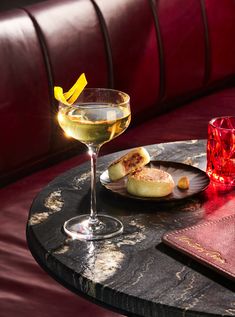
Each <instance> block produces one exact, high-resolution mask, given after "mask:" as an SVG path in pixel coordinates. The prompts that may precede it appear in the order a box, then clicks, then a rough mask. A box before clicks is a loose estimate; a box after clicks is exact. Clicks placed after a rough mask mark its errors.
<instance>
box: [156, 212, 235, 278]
mask: <svg viewBox="0 0 235 317" xmlns="http://www.w3.org/2000/svg"><path fill="white" fill-rule="evenodd" d="M162 241H163V242H164V243H166V244H167V245H169V246H171V247H173V248H175V249H177V250H178V251H181V252H183V253H184V254H186V255H188V256H190V257H192V258H193V259H194V260H197V261H199V262H200V263H203V264H205V265H207V266H209V267H210V268H212V269H214V270H216V271H217V272H219V273H221V274H223V275H224V276H226V277H227V278H229V279H232V280H235V214H234V215H230V216H227V217H224V218H221V219H218V220H212V221H208V222H203V223H200V224H198V225H194V226H192V227H187V228H185V229H181V230H175V231H172V232H167V233H166V234H164V236H163V238H162Z"/></svg>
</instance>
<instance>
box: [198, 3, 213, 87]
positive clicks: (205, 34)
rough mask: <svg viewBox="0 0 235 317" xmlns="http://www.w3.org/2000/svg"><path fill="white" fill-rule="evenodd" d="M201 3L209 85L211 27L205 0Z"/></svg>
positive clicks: (207, 81)
mask: <svg viewBox="0 0 235 317" xmlns="http://www.w3.org/2000/svg"><path fill="white" fill-rule="evenodd" d="M200 4H201V14H202V20H203V26H204V43H205V73H204V84H205V85H207V84H208V83H209V79H210V76H211V47H210V41H209V27H208V20H207V15H206V7H205V1H204V0H200Z"/></svg>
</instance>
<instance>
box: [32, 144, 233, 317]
mask: <svg viewBox="0 0 235 317" xmlns="http://www.w3.org/2000/svg"><path fill="white" fill-rule="evenodd" d="M146 148H147V149H148V151H149V153H150V154H151V158H152V159H155V160H156V159H157V160H168V161H176V162H183V163H186V164H190V165H194V166H196V167H199V168H200V169H205V164H206V154H205V149H206V143H205V141H203V140H201V141H197V140H195V141H186V142H173V143H165V144H158V145H151V146H146ZM121 154H123V152H119V153H115V154H112V155H107V156H104V157H100V158H99V161H98V175H100V174H101V173H102V172H103V171H104V170H105V169H106V168H107V166H108V164H109V163H110V162H111V161H112V160H113V159H114V158H117V157H119V156H120V155H121ZM89 170H90V166H89V162H87V163H85V164H83V165H81V166H78V167H76V168H74V169H71V170H69V171H67V172H66V173H64V174H63V175H59V176H58V177H57V178H56V179H55V180H54V181H52V182H51V183H50V184H48V186H47V187H45V188H44V189H43V190H42V191H41V192H40V193H39V195H38V196H37V197H36V198H35V200H34V201H33V204H32V207H31V210H30V214H29V220H28V224H27V241H28V245H29V248H30V250H31V253H32V254H33V256H34V257H35V259H36V260H37V262H38V263H39V264H40V265H41V266H42V267H43V268H44V269H45V270H46V271H47V272H48V273H49V274H50V275H51V276H52V277H54V278H55V279H56V280H57V281H58V282H59V283H61V284H62V285H64V286H65V287H67V288H68V289H70V290H71V291H73V292H76V293H77V294H79V295H83V296H85V297H86V298H88V299H90V300H91V301H93V302H95V303H97V304H100V305H102V306H104V307H106V308H107V307H108V308H110V309H112V310H114V311H118V312H120V313H122V314H124V315H128V316H132V315H135V316H146V317H147V316H168V317H169V316H174V317H177V316H235V293H234V284H233V283H232V281H229V280H227V279H226V278H224V277H222V276H220V275H219V274H218V273H215V272H214V271H212V270H210V269H208V268H206V267H204V266H203V265H200V264H198V263H197V262H196V261H193V260H191V259H190V258H188V257H186V256H183V255H182V254H180V253H177V252H176V251H174V250H173V249H171V248H169V247H167V246H165V245H164V244H163V243H162V240H161V238H162V235H163V234H164V233H165V232H166V231H168V230H173V229H179V228H184V227H186V226H191V225H193V224H196V223H199V222H201V221H205V220H211V219H217V218H220V217H224V216H227V215H230V214H233V213H234V212H235V191H234V190H230V191H226V190H224V189H223V188H221V187H220V186H218V185H215V184H210V185H209V187H208V188H207V189H206V190H205V191H204V192H203V193H200V194H198V195H196V196H193V197H191V198H188V199H185V200H180V201H178V202H168V203H158V202H148V201H147V202H146V201H139V200H138V201H137V200H133V199H126V198H122V197H120V196H118V195H116V194H113V193H110V192H108V191H107V190H106V189H105V188H104V187H103V186H102V185H101V184H100V183H99V181H98V182H97V186H98V188H97V201H98V210H99V211H100V212H102V213H104V214H106V213H107V214H109V215H114V216H116V217H118V218H119V219H120V220H121V221H122V222H123V223H124V232H123V234H122V235H120V236H117V237H115V238H112V239H108V240H101V241H95V242H84V241H77V240H72V239H70V238H68V237H67V236H66V235H65V234H64V233H63V230H62V226H63V223H64V221H66V220H67V219H68V218H71V217H73V216H75V215H77V214H79V213H86V212H88V210H89V199H90V197H89V186H90V172H89Z"/></svg>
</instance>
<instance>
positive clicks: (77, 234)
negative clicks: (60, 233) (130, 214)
mask: <svg viewBox="0 0 235 317" xmlns="http://www.w3.org/2000/svg"><path fill="white" fill-rule="evenodd" d="M63 228H64V231H65V233H66V234H67V235H68V236H70V237H71V238H73V239H78V240H101V239H107V238H111V237H114V236H116V235H118V234H120V233H122V232H123V225H122V223H121V221H119V220H118V219H116V218H113V217H111V216H107V215H99V216H98V219H97V221H95V222H91V219H90V215H80V216H76V217H74V218H71V219H69V220H68V221H66V222H65V223H64V227H63Z"/></svg>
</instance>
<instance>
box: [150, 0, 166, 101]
mask: <svg viewBox="0 0 235 317" xmlns="http://www.w3.org/2000/svg"><path fill="white" fill-rule="evenodd" d="M148 2H149V6H150V8H151V12H152V16H153V20H154V26H155V32H156V39H157V44H158V48H159V99H160V101H162V99H164V96H165V86H166V85H165V61H164V49H163V42H162V35H161V28H160V24H159V18H158V13H157V8H156V2H155V1H154V0H148Z"/></svg>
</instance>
